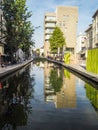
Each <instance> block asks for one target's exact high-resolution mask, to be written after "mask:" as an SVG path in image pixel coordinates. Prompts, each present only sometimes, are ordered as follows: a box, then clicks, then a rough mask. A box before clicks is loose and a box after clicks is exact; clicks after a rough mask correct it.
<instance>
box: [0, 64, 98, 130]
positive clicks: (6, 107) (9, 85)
mask: <svg viewBox="0 0 98 130" xmlns="http://www.w3.org/2000/svg"><path fill="white" fill-rule="evenodd" d="M91 103H92V104H93V106H92V105H91ZM93 107H95V108H96V110H98V90H97V89H96V88H93V87H92V86H91V85H89V84H87V83H85V82H84V81H83V80H81V79H80V78H78V77H76V76H75V75H73V74H72V73H70V72H69V71H68V70H66V69H65V68H62V67H59V66H57V65H54V64H53V63H50V62H32V64H31V65H30V66H29V67H27V68H25V69H22V70H21V71H19V72H17V73H15V74H13V76H12V77H11V76H9V77H7V78H6V79H2V80H1V81H0V130H7V129H9V130H15V129H17V130H20V129H21V130H26V129H28V130H29V129H30V130H31V129H32V130H33V129H34V130H36V129H42V130H50V129H53V130H65V129H69V130H73V129H75V130H79V128H81V130H82V129H83V130H87V129H89V128H90V129H91V130H97V129H94V128H98V114H97V113H96V110H94V109H93Z"/></svg>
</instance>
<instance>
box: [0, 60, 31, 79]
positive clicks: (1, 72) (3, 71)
mask: <svg viewBox="0 0 98 130" xmlns="http://www.w3.org/2000/svg"><path fill="white" fill-rule="evenodd" d="M32 60H33V59H30V60H27V61H24V62H23V63H20V64H15V65H9V66H5V67H0V78H2V77H4V76H6V75H8V74H10V73H12V72H15V71H16V70H18V69H20V68H22V67H23V66H25V65H27V64H28V63H30V62H31V61H32Z"/></svg>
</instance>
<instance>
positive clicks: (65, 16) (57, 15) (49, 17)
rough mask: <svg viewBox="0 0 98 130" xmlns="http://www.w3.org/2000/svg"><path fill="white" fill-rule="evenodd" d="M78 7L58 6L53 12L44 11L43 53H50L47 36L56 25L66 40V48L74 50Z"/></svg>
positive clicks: (48, 36)
mask: <svg viewBox="0 0 98 130" xmlns="http://www.w3.org/2000/svg"><path fill="white" fill-rule="evenodd" d="M77 22H78V8H77V7H72V6H69V7H68V6H58V7H57V8H56V11H55V12H53V13H46V14H45V18H44V54H45V56H47V55H48V53H50V43H49V38H50V36H51V34H52V32H53V30H54V28H55V27H56V26H58V27H60V29H61V30H62V32H63V35H64V37H65V40H66V45H65V47H66V49H67V50H70V51H72V52H73V51H74V49H75V46H76V34H77Z"/></svg>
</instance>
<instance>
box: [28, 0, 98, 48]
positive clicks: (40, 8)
mask: <svg viewBox="0 0 98 130" xmlns="http://www.w3.org/2000/svg"><path fill="white" fill-rule="evenodd" d="M57 6H77V7H78V15H79V17H78V26H77V35H78V34H79V33H84V32H85V30H86V29H87V28H88V26H89V24H91V23H92V16H93V14H94V13H95V12H96V10H97V9H98V0H27V7H28V11H32V17H31V18H30V21H31V23H32V25H33V26H34V28H35V32H34V35H33V39H34V41H35V48H40V47H42V46H43V45H44V43H43V39H44V15H45V13H46V12H55V10H56V7H57ZM39 26H40V27H39ZM37 27H38V28H37Z"/></svg>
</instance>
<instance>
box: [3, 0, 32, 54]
mask: <svg viewBox="0 0 98 130" xmlns="http://www.w3.org/2000/svg"><path fill="white" fill-rule="evenodd" d="M2 10H3V13H4V19H5V28H6V31H4V33H5V36H6V39H5V41H6V43H7V46H6V48H5V49H6V50H5V51H6V52H7V53H9V55H12V54H13V53H14V52H16V51H17V49H18V48H21V49H22V50H23V51H24V52H25V53H26V54H29V48H30V45H33V44H34V42H33V41H32V34H33V32H34V30H33V27H32V25H31V22H30V21H29V20H28V18H30V17H31V12H28V8H27V7H26V0H3V3H2Z"/></svg>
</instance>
